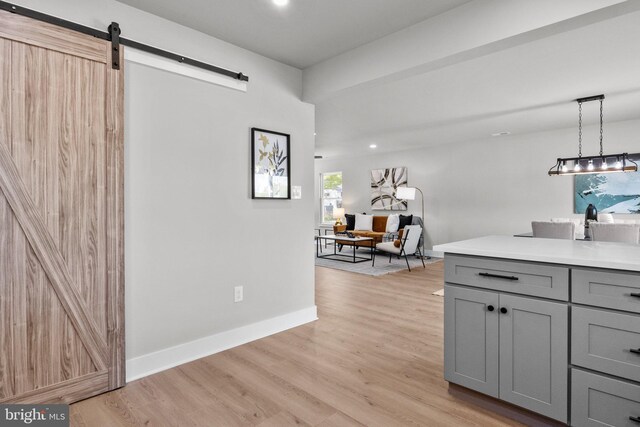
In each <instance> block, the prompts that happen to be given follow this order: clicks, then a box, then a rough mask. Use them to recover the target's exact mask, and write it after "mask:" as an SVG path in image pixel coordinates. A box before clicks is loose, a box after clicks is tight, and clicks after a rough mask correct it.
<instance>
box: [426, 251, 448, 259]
mask: <svg viewBox="0 0 640 427" xmlns="http://www.w3.org/2000/svg"><path fill="white" fill-rule="evenodd" d="M424 254H425V255H429V256H432V257H434V258H444V252H439V251H431V250H425V251H424Z"/></svg>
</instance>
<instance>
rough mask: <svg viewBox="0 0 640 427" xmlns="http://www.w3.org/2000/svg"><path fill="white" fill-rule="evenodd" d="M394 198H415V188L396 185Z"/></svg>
mask: <svg viewBox="0 0 640 427" xmlns="http://www.w3.org/2000/svg"><path fill="white" fill-rule="evenodd" d="M396 199H400V200H415V199H416V189H415V188H414V187H398V188H396Z"/></svg>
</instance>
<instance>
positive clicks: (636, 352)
mask: <svg viewBox="0 0 640 427" xmlns="http://www.w3.org/2000/svg"><path fill="white" fill-rule="evenodd" d="M629 351H630V352H631V353H633V354H640V348H638V349H635V348H632V349H629Z"/></svg>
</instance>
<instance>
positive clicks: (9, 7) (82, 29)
mask: <svg viewBox="0 0 640 427" xmlns="http://www.w3.org/2000/svg"><path fill="white" fill-rule="evenodd" d="M0 10H5V11H7V12H11V13H15V14H18V15H22V16H26V17H28V18H32V19H36V20H38V21H42V22H47V23H49V24H53V25H57V26H59V27H63V28H67V29H69V30H73V31H77V32H79V33H83V34H88V35H90V36H93V37H96V38H99V39H102V40H107V41H110V42H111V48H112V49H113V51H114V53H115V52H117V51H118V45H123V46H129V47H132V48H134V49H138V50H141V51H144V52H148V53H151V54H154V55H158V56H162V57H163V58H167V59H171V60H174V61H177V62H181V63H183V64H187V65H191V66H192V67H197V68H202V69H204V70H207V71H211V72H214V73H217V74H222V75H224V76H227V77H231V78H233V79H237V80H240V81H244V82H248V81H249V77H248V76H246V75H244V74H242V73H238V72H236V71H231V70H227V69H225V68H221V67H217V66H215V65H211V64H207V63H206V62H202V61H198V60H197V59H193V58H189V57H186V56H182V55H178V54H177V53H173V52H169V51H166V50H162V49H159V48H157V47H153V46H149V45H147V44H144V43H139V42H137V41H135V40H129V39H126V38H123V37H120V26H119V25H118V23H117V22H112V23H111V25H109V28H108V31H106V32H105V31H100V30H96V29H95V28H91V27H87V26H85V25H81V24H78V23H75V22H71V21H67V20H65V19H61V18H58V17H55V16H52V15H47V14H45V13H42V12H38V11H36V10H32V9H27V8H26V7H22V6H18V5H15V4H12V3H8V2H5V1H0ZM114 57H115V58H117V56H115V55H114ZM111 65H112V67H113V68H115V69H119V68H120V64H119V63H118V61H117V59H114V60H113V62H112V64H111Z"/></svg>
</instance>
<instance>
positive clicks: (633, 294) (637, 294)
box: [630, 292, 640, 298]
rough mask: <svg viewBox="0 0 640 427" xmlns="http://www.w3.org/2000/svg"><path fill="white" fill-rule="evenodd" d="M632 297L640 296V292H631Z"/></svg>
mask: <svg viewBox="0 0 640 427" xmlns="http://www.w3.org/2000/svg"><path fill="white" fill-rule="evenodd" d="M630 295H631V296H632V297H636V298H640V294H639V293H633V292H632V293H631V294H630Z"/></svg>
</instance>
